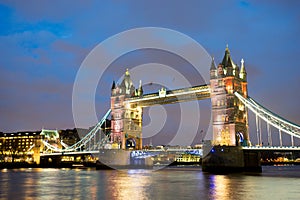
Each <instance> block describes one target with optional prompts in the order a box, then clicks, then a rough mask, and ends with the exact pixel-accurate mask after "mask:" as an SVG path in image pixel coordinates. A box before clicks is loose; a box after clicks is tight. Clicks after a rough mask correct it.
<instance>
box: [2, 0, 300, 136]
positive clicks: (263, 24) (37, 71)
mask: <svg viewBox="0 0 300 200" xmlns="http://www.w3.org/2000/svg"><path fill="white" fill-rule="evenodd" d="M139 27H162V28H168V29H173V30H176V31H179V32H181V33H183V34H186V35H188V36H189V37H191V38H193V39H194V40H196V41H197V42H198V43H199V44H201V45H202V46H203V47H204V48H205V49H206V51H207V52H208V53H209V54H210V55H214V57H215V60H216V63H217V64H218V63H219V62H221V60H222V58H223V55H224V50H225V47H226V44H228V45H229V49H230V51H231V55H232V58H233V60H234V62H236V63H238V64H239V62H240V60H241V59H242V58H243V59H244V60H245V66H246V70H247V72H248V90H249V96H251V97H252V98H254V99H255V100H256V101H258V102H259V103H261V104H262V105H264V106H265V107H267V108H269V109H270V110H272V111H273V112H274V113H277V114H278V115H280V116H282V117H284V118H286V119H288V120H290V121H292V122H295V123H297V124H300V101H299V99H300V92H299V90H300V89H299V86H300V79H299V75H300V62H299V61H298V58H299V56H300V37H299V36H300V2H299V1H296V0H294V1H279V0H278V1H277V0H274V1H217V0H213V1H174V0H172V1H160V0H158V1H156V0H151V1H140V0H137V1H97V2H95V1H83V0H82V1H71V0H70V1H67V0H66V1H50V0H45V1H38V0H28V1H17V0H0V51H1V59H0V72H1V73H0V74H1V79H0V94H1V100H0V131H1V132H10V131H22V130H24V131H25V130H41V129H42V128H48V129H66V128H74V126H75V125H74V121H73V115H72V90H73V84H74V81H75V78H76V74H77V71H78V69H79V68H80V65H81V63H82V62H83V60H84V58H85V57H86V56H87V55H88V53H89V52H90V51H91V50H92V49H93V48H94V47H95V46H96V45H98V44H99V43H100V42H102V41H104V40H106V39H107V38H108V37H111V36H113V35H115V34H118V33H120V32H122V31H126V30H128V29H133V28H139ZM141 54H143V55H142V56H144V58H143V59H140V57H139V56H141V55H140V54H139V53H138V52H137V53H133V54H131V55H127V57H126V56H123V58H120V60H119V61H116V62H115V63H114V64H113V65H112V66H111V67H110V70H108V71H107V73H106V74H107V75H106V76H104V77H103V78H102V80H101V81H102V82H101V83H99V85H100V86H101V87H100V86H99V87H98V89H97V95H96V97H95V99H96V102H97V103H96V108H97V110H99V113H97V115H98V117H99V118H101V117H102V116H103V114H104V113H105V111H106V110H107V109H108V108H109V106H110V99H109V95H110V88H111V83H112V80H113V79H115V80H118V79H119V78H120V76H121V75H122V74H123V73H124V71H125V69H126V68H130V67H132V66H133V65H134V64H137V63H136V61H134V58H136V59H140V60H142V61H143V62H144V64H145V63H147V62H151V59H146V57H147V56H145V52H143V53H141ZM154 54H156V53H152V54H151V53H150V54H149V55H151V56H153V55H154ZM151 56H150V57H151ZM137 57H138V58H137ZM153 57H154V58H155V61H156V62H159V60H160V59H159V56H158V55H154V56H153ZM165 57H166V56H165V55H164V58H165ZM148 58H149V56H148ZM170 59H171V58H170ZM142 61H140V62H138V64H143V63H142ZM178 62H179V61H178ZM169 64H170V65H172V62H170V63H169ZM209 67H210V66H207V74H208V73H209ZM183 71H185V70H183ZM109 72H111V73H109ZM186 73H187V76H188V74H189V72H188V70H186ZM191 79H193V77H191ZM191 82H192V83H194V84H197V81H195V80H192V81H191ZM135 84H137V83H135ZM199 84H200V83H199ZM106 87H107V88H106ZM146 89H147V87H145V90H146ZM145 92H146V93H147V91H145ZM204 104H205V102H204ZM206 104H207V103H206ZM206 104H205V106H206ZM207 105H209V104H207ZM205 106H204V107H205ZM174 107H176V106H174ZM167 109H168V108H167ZM175 110H176V108H175ZM209 110H210V108H207V111H209ZM92 125H93V124H90V126H92Z"/></svg>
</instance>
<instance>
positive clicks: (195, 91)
mask: <svg viewBox="0 0 300 200" xmlns="http://www.w3.org/2000/svg"><path fill="white" fill-rule="evenodd" d="M207 98H210V86H209V85H206V84H205V85H199V86H193V87H189V88H181V89H176V90H168V91H165V92H161V91H159V92H156V93H151V94H146V95H143V96H142V97H132V98H129V99H127V100H126V101H125V104H126V103H130V104H137V106H140V107H147V106H153V105H161V104H171V103H179V102H185V101H192V100H201V99H207Z"/></svg>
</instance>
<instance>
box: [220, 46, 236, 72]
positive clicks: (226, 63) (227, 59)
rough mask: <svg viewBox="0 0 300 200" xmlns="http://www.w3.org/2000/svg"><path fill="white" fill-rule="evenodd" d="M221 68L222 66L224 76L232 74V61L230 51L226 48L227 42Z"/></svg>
mask: <svg viewBox="0 0 300 200" xmlns="http://www.w3.org/2000/svg"><path fill="white" fill-rule="evenodd" d="M221 64H222V65H223V68H224V72H226V73H225V75H226V76H232V75H233V67H234V63H233V62H232V59H231V56H230V51H229V48H228V44H227V45H226V49H225V54H224V57H223V60H222V63H221Z"/></svg>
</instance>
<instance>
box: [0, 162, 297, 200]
mask: <svg viewBox="0 0 300 200" xmlns="http://www.w3.org/2000/svg"><path fill="white" fill-rule="evenodd" d="M0 183H1V184H0V188H1V189H0V199H130V200H133V199H222V200H223V199H225V200H226V199H300V190H299V189H300V166H285V167H265V168H264V169H263V173H262V174H260V175H257V174H256V175H253V174H252V175H246V174H229V175H212V174H208V173H203V172H202V171H201V169H195V168H194V169H168V170H160V171H154V172H153V171H150V170H128V171H110V170H108V171H96V170H91V169H89V170H74V169H72V170H71V169H18V170H1V173H0Z"/></svg>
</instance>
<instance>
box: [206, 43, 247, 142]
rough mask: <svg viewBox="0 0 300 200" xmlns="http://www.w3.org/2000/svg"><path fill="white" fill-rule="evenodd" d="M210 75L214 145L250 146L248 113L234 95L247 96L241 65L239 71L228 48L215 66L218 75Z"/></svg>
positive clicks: (242, 64) (243, 71)
mask: <svg viewBox="0 0 300 200" xmlns="http://www.w3.org/2000/svg"><path fill="white" fill-rule="evenodd" d="M213 72H214V69H213V67H211V69H210V73H211V79H210V86H211V102H212V127H213V145H226V146H241V145H243V146H246V145H249V130H248V112H247V109H246V107H245V106H244V105H243V104H242V102H240V101H239V99H238V98H237V97H236V96H235V95H234V92H239V93H240V94H241V95H243V96H244V97H247V95H248V91H247V78H246V76H247V74H246V71H245V66H244V62H242V63H241V70H239V67H238V65H236V64H235V63H234V62H233V61H232V58H231V55H230V51H229V48H228V46H227V47H226V49H225V54H224V57H223V60H222V62H221V63H220V64H219V65H218V68H217V75H216V76H215V75H214V73H213Z"/></svg>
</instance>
